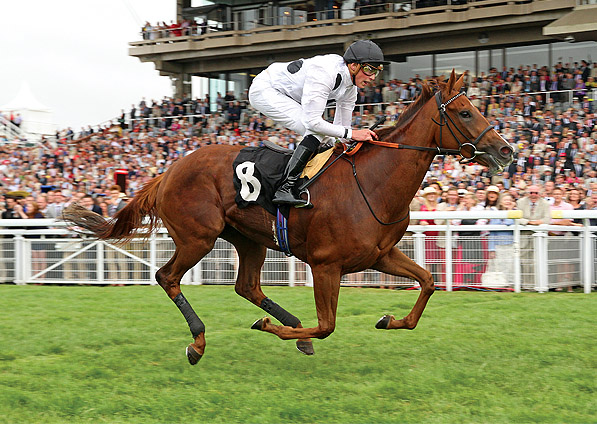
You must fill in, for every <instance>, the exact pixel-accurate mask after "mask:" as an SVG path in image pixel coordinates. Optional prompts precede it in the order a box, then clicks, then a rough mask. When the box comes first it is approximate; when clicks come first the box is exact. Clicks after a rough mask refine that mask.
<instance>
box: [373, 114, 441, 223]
mask: <svg viewBox="0 0 597 424" xmlns="http://www.w3.org/2000/svg"><path fill="white" fill-rule="evenodd" d="M435 130H436V128H435V126H434V125H433V123H432V121H431V120H430V119H429V120H428V121H427V120H425V118H422V119H421V118H416V117H415V119H413V120H412V121H411V122H410V123H409V124H408V125H407V126H405V127H404V128H402V129H400V130H396V132H393V133H392V134H390V135H389V136H388V137H386V138H385V139H386V140H392V141H393V142H394V143H396V144H404V145H411V146H426V147H431V146H434V134H435ZM368 153H369V154H368V158H367V174H368V175H367V177H366V178H367V179H368V180H369V181H370V184H372V185H373V186H376V187H382V188H383V189H382V190H375V193H376V194H377V195H378V197H379V199H377V202H378V204H380V205H385V207H386V208H387V211H386V214H387V215H389V216H396V215H400V214H401V213H403V212H402V211H403V210H404V208H405V207H408V205H409V204H410V201H411V200H412V198H413V197H414V195H415V194H416V192H417V191H418V189H419V187H420V185H421V183H422V182H423V179H424V178H425V174H426V173H427V171H428V170H429V166H430V165H431V162H432V161H433V158H434V157H435V153H434V152H431V151H430V152H425V151H420V150H411V149H393V148H389V147H378V146H373V147H371V149H369V152H368ZM388 199H391V201H389V202H388V201H387V200H388Z"/></svg>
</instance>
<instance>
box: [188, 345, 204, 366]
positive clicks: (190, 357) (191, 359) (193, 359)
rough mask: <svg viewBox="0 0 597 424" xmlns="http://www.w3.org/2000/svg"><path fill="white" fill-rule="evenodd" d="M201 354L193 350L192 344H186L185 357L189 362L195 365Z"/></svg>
mask: <svg viewBox="0 0 597 424" xmlns="http://www.w3.org/2000/svg"><path fill="white" fill-rule="evenodd" d="M202 356H203V355H201V354H200V353H199V352H197V351H196V350H195V348H194V347H193V345H188V346H187V359H188V360H189V364H191V365H195V364H196V363H197V362H199V360H200V359H201V357H202Z"/></svg>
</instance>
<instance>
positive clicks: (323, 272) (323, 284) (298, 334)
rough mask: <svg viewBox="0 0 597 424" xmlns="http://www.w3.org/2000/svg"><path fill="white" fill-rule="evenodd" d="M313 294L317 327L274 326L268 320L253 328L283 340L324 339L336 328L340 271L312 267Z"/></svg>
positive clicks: (261, 321) (258, 323) (263, 320)
mask: <svg viewBox="0 0 597 424" xmlns="http://www.w3.org/2000/svg"><path fill="white" fill-rule="evenodd" d="M312 270H313V281H314V283H313V286H314V287H313V292H314V296H315V307H316V309H317V321H318V325H317V327H313V328H302V327H297V328H295V327H291V326H286V325H284V326H282V325H274V324H272V323H271V322H270V320H269V318H267V317H266V318H263V319H261V320H259V321H257V322H256V323H255V324H254V325H253V328H254V329H257V330H262V331H267V332H269V333H272V334H275V335H276V336H278V337H279V338H281V339H283V340H288V339H307V338H311V337H313V338H318V339H324V338H326V337H327V336H329V335H330V334H332V333H333V331H334V329H335V327H336V309H337V307H338V294H339V292H340V277H341V275H340V270H339V269H336V268H335V267H334V268H332V267H329V266H328V267H326V266H314V267H313V268H312Z"/></svg>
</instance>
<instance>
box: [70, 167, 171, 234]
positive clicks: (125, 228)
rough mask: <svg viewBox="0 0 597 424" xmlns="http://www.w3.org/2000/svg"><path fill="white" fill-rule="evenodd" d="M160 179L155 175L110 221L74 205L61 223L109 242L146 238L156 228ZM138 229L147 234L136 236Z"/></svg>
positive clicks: (157, 224)
mask: <svg viewBox="0 0 597 424" xmlns="http://www.w3.org/2000/svg"><path fill="white" fill-rule="evenodd" d="M163 176H164V174H161V175H158V176H157V177H155V178H154V179H153V180H151V181H149V182H148V183H147V184H145V185H144V186H143V188H142V189H141V190H140V191H139V193H138V194H137V195H135V197H133V198H132V199H131V201H130V202H129V203H128V204H127V205H126V206H125V207H124V208H122V209H121V210H120V211H118V212H117V213H116V215H114V217H113V218H112V219H109V220H106V219H104V218H103V217H102V216H101V215H98V214H97V213H95V212H91V211H90V210H88V209H86V208H84V207H82V206H80V205H79V204H77V203H75V204H72V205H70V206H69V207H67V208H66V209H64V211H63V213H62V219H63V220H64V221H66V222H69V223H71V224H72V225H74V226H76V227H79V228H82V229H83V230H85V232H91V234H92V235H93V236H94V237H96V238H98V239H100V240H108V239H110V240H115V241H117V242H122V243H125V242H127V241H128V240H130V239H132V238H136V237H141V238H147V237H149V235H150V234H151V233H152V232H153V231H154V230H156V229H157V227H158V226H159V221H160V219H159V216H158V214H157V202H156V197H157V192H158V188H159V186H160V183H161V181H162V178H163ZM145 216H148V217H149V221H148V223H147V225H143V219H144V218H145ZM137 228H144V229H146V232H143V233H140V234H136V232H135V230H136V229H137Z"/></svg>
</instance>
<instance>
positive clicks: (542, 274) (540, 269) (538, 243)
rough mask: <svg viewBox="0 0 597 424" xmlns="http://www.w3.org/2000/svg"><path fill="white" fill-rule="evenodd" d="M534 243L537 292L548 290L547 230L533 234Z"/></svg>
mask: <svg viewBox="0 0 597 424" xmlns="http://www.w3.org/2000/svg"><path fill="white" fill-rule="evenodd" d="M533 237H534V245H535V290H536V291H538V292H539V293H545V292H548V291H549V281H548V276H547V237H548V236H547V231H537V232H536V233H534V234H533Z"/></svg>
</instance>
